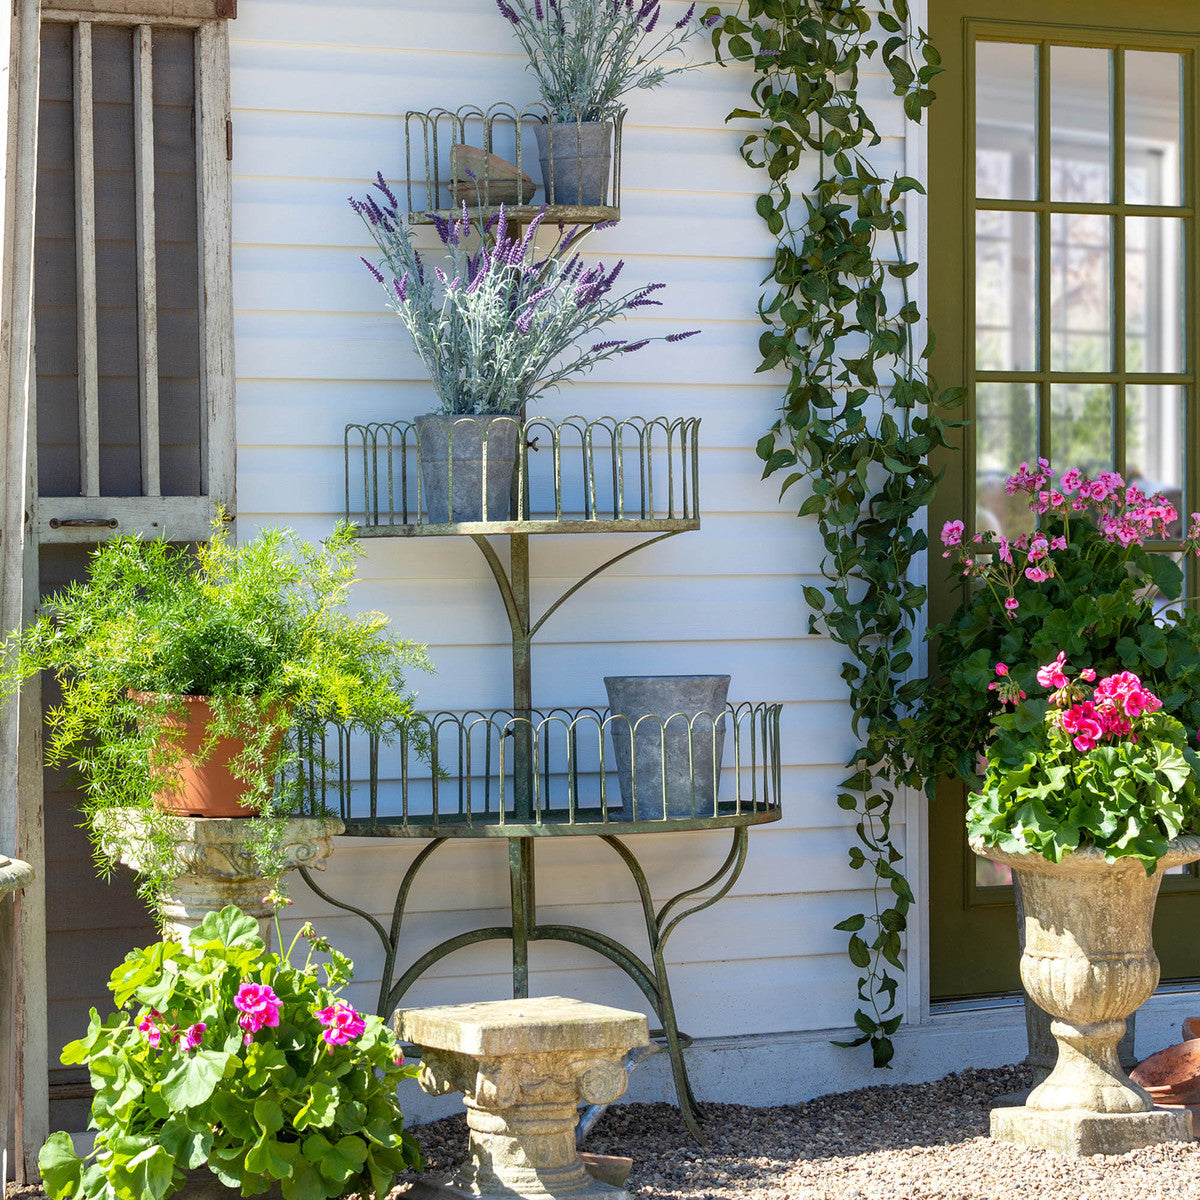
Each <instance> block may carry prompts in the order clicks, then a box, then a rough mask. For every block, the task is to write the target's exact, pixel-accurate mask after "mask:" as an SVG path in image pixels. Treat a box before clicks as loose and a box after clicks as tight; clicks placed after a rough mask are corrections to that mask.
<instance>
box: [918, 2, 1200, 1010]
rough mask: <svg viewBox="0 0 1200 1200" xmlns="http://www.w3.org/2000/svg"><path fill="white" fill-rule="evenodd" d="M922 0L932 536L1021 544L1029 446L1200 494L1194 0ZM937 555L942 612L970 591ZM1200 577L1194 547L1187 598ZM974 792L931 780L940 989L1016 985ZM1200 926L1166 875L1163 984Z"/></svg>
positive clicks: (1008, 923) (1183, 880)
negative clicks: (946, 393)
mask: <svg viewBox="0 0 1200 1200" xmlns="http://www.w3.org/2000/svg"><path fill="white" fill-rule="evenodd" d="M930 8H931V13H930V15H931V32H932V35H933V38H934V41H935V42H936V44H937V45H938V47H939V49H940V50H941V52H942V54H943V58H944V65H945V67H946V74H945V75H943V76H940V77H939V80H938V83H937V89H938V93H939V99H938V103H937V104H936V105H935V107H934V109H933V110H932V112H931V124H930V135H929V136H930V187H929V197H930V205H929V216H930V230H931V236H930V256H929V257H930V314H931V322H932V326H933V328H934V329H935V330H936V332H937V336H938V345H939V349H938V351H937V359H936V362H935V370H936V373H937V376H938V378H939V380H940V381H941V382H942V383H944V384H950V383H960V382H961V383H965V384H966V385H967V388H968V393H969V399H968V406H969V407H968V412H967V415H968V416H969V417H971V418H973V423H972V424H970V425H969V426H968V427H967V428H966V429H965V430H964V431H963V435H962V453H961V454H959V453H957V452H955V453H951V454H948V455H946V456H944V458H943V465H945V467H946V468H947V478H946V481H945V483H944V484H943V487H942V489H941V492H940V495H939V498H938V503H937V506H936V508H935V510H934V511H933V512H932V513H931V514H930V527H931V528H932V529H938V528H940V527H941V524H942V522H944V521H946V520H949V519H953V518H955V517H959V516H963V517H964V519H965V520H966V521H967V522H968V523H969V524H971V525H973V526H974V527H977V528H993V529H999V530H1001V531H1003V532H1005V533H1007V534H1009V535H1010V536H1012V535H1013V534H1014V533H1019V532H1022V531H1023V530H1024V529H1025V528H1028V527H1029V523H1030V522H1031V521H1032V517H1031V515H1030V514H1029V512H1028V511H1027V509H1026V508H1025V507H1024V506H1023V505H1022V504H1020V503H1019V501H1020V500H1021V499H1022V498H1021V497H1017V498H1015V499H1014V498H1012V497H1008V496H1006V495H1005V493H1004V487H1003V483H1004V477H1005V475H1007V474H1009V473H1011V471H1012V470H1013V469H1014V468H1015V466H1016V464H1017V463H1019V462H1020V461H1021V460H1030V461H1032V460H1033V459H1034V458H1035V457H1036V456H1037V455H1039V454H1040V455H1044V456H1046V457H1048V458H1049V459H1050V460H1051V462H1052V463H1053V464H1054V466H1055V467H1056V468H1058V469H1059V470H1063V469H1065V468H1066V467H1067V466H1072V465H1073V466H1077V467H1081V468H1083V469H1084V470H1086V471H1091V472H1094V471H1096V470H1100V469H1105V468H1109V469H1115V470H1117V471H1120V472H1121V473H1122V474H1123V475H1125V476H1126V477H1127V478H1128V479H1130V480H1132V481H1135V482H1137V483H1139V484H1140V485H1141V486H1142V487H1143V488H1144V489H1145V490H1146V491H1155V492H1157V491H1162V492H1165V493H1166V494H1167V495H1168V496H1169V497H1170V498H1171V499H1172V501H1173V502H1174V504H1175V507H1176V508H1177V509H1178V510H1179V511H1180V512H1183V513H1188V512H1192V511H1194V510H1196V509H1197V508H1200V503H1198V502H1197V501H1198V499H1200V490H1198V489H1200V455H1198V454H1197V453H1196V449H1197V433H1198V429H1200V423H1198V417H1197V403H1196V400H1197V398H1196V371H1197V362H1198V361H1200V346H1198V344H1197V338H1198V337H1200V320H1198V319H1197V311H1196V310H1197V295H1198V293H1197V287H1196V283H1197V277H1198V272H1197V268H1198V266H1200V258H1198V253H1200V251H1198V245H1197V234H1196V212H1197V209H1196V205H1197V163H1198V148H1200V112H1198V109H1197V87H1198V80H1197V58H1198V55H1200V5H1197V4H1196V3H1195V2H1194V0H1153V2H1152V3H1148V4H1141V5H1130V4H1128V3H1127V2H1126V0H1005V3H1004V4H996V3H995V2H994V0H931V5H930ZM1176 532H1178V531H1176ZM935 540H936V539H935ZM1178 545H1179V543H1178V540H1174V541H1166V542H1164V543H1162V544H1161V545H1159V546H1157V547H1156V549H1158V550H1160V551H1162V552H1163V553H1173V552H1175V551H1177V549H1178ZM940 549H941V548H940V546H938V547H936V548H935V550H934V551H933V552H932V553H931V556H930V578H931V584H932V597H933V599H932V610H933V611H932V615H933V619H934V620H935V621H936V620H940V619H942V618H943V617H945V616H946V615H948V613H949V612H950V611H951V610H952V609H953V606H954V605H955V604H956V603H957V601H958V598H959V592H958V589H957V587H956V586H954V585H953V584H952V583H951V582H950V581H948V580H946V568H945V564H944V563H943V562H942V560H941V556H940V554H939V553H938V551H940ZM1198 582H1200V578H1198V575H1197V570H1196V564H1195V562H1192V563H1190V564H1189V584H1190V587H1189V589H1188V590H1189V594H1191V595H1193V596H1194V595H1196V594H1197V590H1198V589H1197V586H1196V585H1197V583H1198ZM964 803H965V791H964V789H963V788H962V787H959V786H952V785H950V784H948V783H944V784H943V785H942V786H941V787H940V788H939V791H938V795H937V799H936V801H935V802H934V804H933V807H932V810H931V814H930V831H931V833H930V905H931V912H930V931H931V945H930V958H931V984H932V988H931V991H932V996H933V998H934V999H935V1000H937V999H952V998H955V997H963V996H975V995H979V994H983V993H996V992H1004V991H1009V990H1011V989H1015V988H1016V987H1018V986H1019V983H1018V978H1017V939H1016V931H1015V921H1014V912H1013V902H1012V888H1011V885H1010V883H1009V880H1008V878H1007V877H1006V875H1005V873H1004V872H1003V871H1001V870H999V869H997V868H996V867H995V866H994V865H993V864H991V863H985V862H983V861H982V860H978V859H976V858H975V856H974V855H972V854H971V853H970V852H969V851H968V849H967V846H966V842H965V834H964V829H963V811H964ZM1198 918H1200V878H1197V876H1196V875H1195V874H1194V873H1192V872H1181V873H1180V874H1177V875H1176V876H1175V877H1173V878H1169V879H1168V880H1167V881H1166V883H1165V885H1164V888H1163V898H1162V900H1161V902H1160V904H1159V913H1158V923H1157V926H1156V936H1155V941H1156V945H1157V947H1158V952H1159V955H1160V957H1161V958H1162V962H1163V978H1164V979H1166V980H1170V979H1180V978H1195V977H1197V976H1200V942H1198V941H1197V939H1196V938H1195V936H1194V930H1195V927H1196V921H1197V919H1198Z"/></svg>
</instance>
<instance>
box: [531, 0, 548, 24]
mask: <svg viewBox="0 0 1200 1200" xmlns="http://www.w3.org/2000/svg"><path fill="white" fill-rule="evenodd" d="M533 11H534V15H535V16H536V17H537V19H538V20H539V21H544V20H545V19H546V15H545V13H543V12H542V0H533Z"/></svg>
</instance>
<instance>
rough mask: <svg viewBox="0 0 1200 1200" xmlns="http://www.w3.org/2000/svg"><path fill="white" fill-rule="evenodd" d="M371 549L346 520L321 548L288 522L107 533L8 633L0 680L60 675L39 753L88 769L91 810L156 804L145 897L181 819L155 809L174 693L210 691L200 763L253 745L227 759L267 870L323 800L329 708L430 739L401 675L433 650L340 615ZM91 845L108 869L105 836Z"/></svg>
mask: <svg viewBox="0 0 1200 1200" xmlns="http://www.w3.org/2000/svg"><path fill="white" fill-rule="evenodd" d="M360 553H361V550H360V548H359V546H358V543H357V542H356V541H355V538H354V532H353V529H352V528H351V527H350V526H348V525H343V526H340V527H339V528H338V529H337V530H336V531H335V532H334V533H333V534H332V535H331V536H330V537H329V538H328V539H327V540H326V541H325V542H323V543H322V544H321V545H319V546H312V545H310V544H308V543H306V542H303V541H301V540H300V539H299V538H297V537H296V536H295V535H294V534H293V533H291V532H289V531H284V530H280V529H268V530H266V531H264V532H263V533H261V534H260V535H259V536H258V537H257V538H255V539H254V540H253V541H250V542H246V543H243V544H241V545H234V544H232V543H231V541H230V539H229V534H228V530H227V528H226V527H225V524H224V522H223V521H222V520H220V519H218V520H217V521H216V522H215V523H214V526H213V536H212V539H211V540H210V541H208V542H204V543H201V544H200V545H198V546H196V547H188V546H179V545H172V544H170V543H167V542H164V541H161V540H143V539H141V538H137V537H121V538H114V539H113V540H111V541H109V542H106V543H104V544H103V545H102V546H100V547H99V548H98V549H97V550H96V551H95V553H94V554H93V555H92V557H91V560H90V563H89V567H88V574H87V578H86V579H85V580H83V581H81V582H78V583H74V584H71V585H70V586H68V587H66V588H64V589H63V590H61V591H59V592H57V593H56V594H55V595H54V596H52V597H51V598H50V599H49V600H48V601H47V602H46V605H45V607H44V611H43V615H42V616H41V617H39V618H38V620H37V621H35V622H34V623H33V624H31V625H30V626H29V627H28V628H27V629H25V630H24V631H22V632H20V633H16V634H12V635H10V637H9V639H8V641H7V644H6V646H5V650H6V652H7V658H6V662H7V664H8V665H7V669H6V671H5V673H4V675H3V676H0V692H5V693H8V694H11V692H13V691H14V690H16V688H17V687H19V686H20V684H21V683H22V682H23V681H24V680H25V679H27V678H29V677H30V676H31V675H33V674H34V673H36V672H38V671H41V670H49V671H52V672H53V673H54V675H55V676H56V677H57V679H58V681H59V683H60V684H61V686H62V700H61V703H59V704H57V705H55V706H53V707H52V708H51V709H50V711H49V713H48V716H47V721H48V724H49V727H50V738H49V740H48V743H47V748H46V757H47V759H48V761H49V762H51V763H55V764H57V763H67V764H70V765H72V766H74V767H75V768H77V769H78V771H79V773H80V775H81V777H82V784H83V790H84V811H85V814H86V815H87V816H88V817H89V819H91V818H94V817H95V816H97V815H98V814H99V813H100V812H102V811H103V810H106V809H109V808H113V807H133V808H137V809H140V810H142V811H144V812H146V813H149V814H156V815H154V816H153V819H152V820H151V822H150V842H149V843H148V844H145V843H143V842H139V848H140V849H141V852H142V854H143V855H144V856H145V872H144V875H143V883H142V891H143V895H145V896H146V897H147V899H149V900H150V901H151V903H155V902H156V900H157V896H158V891H159V888H160V886H161V884H162V882H163V881H164V879H165V872H166V866H167V863H168V861H169V851H170V845H171V837H170V829H171V825H172V822H173V821H174V820H175V819H174V818H172V817H170V816H168V815H166V814H163V813H158V812H157V809H156V808H155V796H156V795H157V794H158V793H160V792H163V791H164V790H165V791H173V790H177V785H178V773H179V768H180V762H181V755H180V746H179V735H178V734H172V733H171V732H170V731H169V729H164V726H163V722H164V720H165V719H166V718H167V717H168V715H169V714H176V713H179V714H182V710H183V707H184V705H183V703H182V702H181V701H180V700H179V697H180V696H204V697H207V698H208V699H209V701H210V703H211V705H212V708H213V712H214V719H213V721H212V723H211V725H210V726H209V729H208V734H207V737H206V739H205V741H204V744H203V746H202V747H201V754H200V759H199V761H203V760H204V759H205V758H206V757H207V756H209V755H211V753H212V751H213V747H214V746H215V745H216V742H217V740H218V738H222V737H235V738H239V739H241V740H242V741H243V742H244V743H245V745H244V749H243V750H242V751H241V753H240V754H239V755H238V756H237V758H236V759H235V760H234V763H233V773H234V775H235V777H237V778H238V779H240V780H241V781H243V782H244V783H245V784H246V785H247V794H246V797H245V799H244V803H246V804H247V805H249V806H251V807H253V808H256V809H257V810H258V812H259V817H257V818H255V820H256V828H255V831H254V834H255V836H254V837H253V838H252V841H251V848H252V849H253V850H254V851H255V852H256V855H257V857H258V859H259V861H260V864H261V865H262V868H263V872H264V874H265V875H267V876H272V875H274V874H275V873H276V872H277V870H278V865H279V864H278V845H279V834H280V831H281V828H282V818H284V817H286V816H288V815H289V814H292V813H296V812H299V811H308V812H313V813H317V812H319V811H321V805H320V804H319V802H318V799H317V797H316V796H315V795H314V792H315V791H316V789H315V788H314V787H313V783H314V781H315V780H317V779H319V778H320V770H319V767H320V763H319V761H318V763H317V767H318V769H317V770H316V771H315V772H312V773H310V772H309V771H307V770H300V769H299V760H300V758H301V756H302V755H304V756H305V757H306V758H307V757H309V756H310V755H311V750H312V747H313V746H314V745H316V746H319V745H320V744H321V742H320V737H321V735H322V733H323V731H324V729H325V727H326V725H327V724H328V723H329V722H331V721H336V722H353V723H354V724H355V725H356V726H358V727H361V728H363V729H364V730H366V731H368V732H371V733H376V734H378V735H380V736H381V737H383V738H385V739H387V738H390V737H394V736H395V735H396V734H397V733H398V732H399V731H400V730H401V729H405V730H407V731H408V732H409V734H410V736H411V737H412V738H413V744H414V746H415V747H416V748H417V749H418V751H420V750H421V748H422V747H423V744H424V743H423V737H422V727H421V726H420V725H419V724H414V723H413V722H412V718H413V717H414V716H415V708H414V702H413V698H412V696H411V694H410V693H409V692H408V690H407V687H406V684H405V679H404V673H405V671H406V670H407V669H408V668H410V667H416V668H421V669H428V666H429V664H428V660H427V659H426V657H425V654H424V651H423V649H422V648H420V647H417V646H414V645H412V644H410V643H408V642H405V641H402V640H400V639H399V638H396V637H394V636H392V635H390V634H388V633H387V632H386V626H387V619H386V618H385V617H383V616H382V615H380V614H379V613H368V614H365V615H361V616H352V615H350V614H349V613H347V611H346V609H345V604H346V601H347V597H348V594H349V590H350V586H351V584H352V583H353V581H354V577H355V562H356V559H357V558H358V556H359V555H360ZM91 825H92V834H93V840H94V841H96V842H97V845H98V842H99V836H98V834H97V831H96V828H95V822H94V821H91ZM106 844H107V846H108V848H109V851H114V848H115V849H119V848H120V839H119V837H118V838H116V839H114V837H113V834H112V832H111V830H110V831H109V832H108V834H107V836H106ZM147 851H148V853H147ZM97 857H98V861H99V863H100V866H101V869H102V870H104V871H108V870H110V869H111V859H110V858H109V857H108V855H107V854H106V853H105V852H102V851H100V850H99V848H98V849H97Z"/></svg>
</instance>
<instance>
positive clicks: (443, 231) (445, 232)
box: [425, 212, 451, 246]
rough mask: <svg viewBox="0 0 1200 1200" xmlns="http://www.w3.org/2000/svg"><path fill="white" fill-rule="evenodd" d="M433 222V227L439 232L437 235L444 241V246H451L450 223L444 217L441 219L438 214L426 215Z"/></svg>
mask: <svg viewBox="0 0 1200 1200" xmlns="http://www.w3.org/2000/svg"><path fill="white" fill-rule="evenodd" d="M425 215H426V216H427V217H429V218H430V219H431V220H432V221H433V227H434V229H436V230H437V235H438V237H440V238H441V239H442V245H443V246H449V245H450V244H451V242H450V222H449V221H447V220H446V219H445V218H444V217H439V216H438V215H437V213H435V212H431V213H426V214H425Z"/></svg>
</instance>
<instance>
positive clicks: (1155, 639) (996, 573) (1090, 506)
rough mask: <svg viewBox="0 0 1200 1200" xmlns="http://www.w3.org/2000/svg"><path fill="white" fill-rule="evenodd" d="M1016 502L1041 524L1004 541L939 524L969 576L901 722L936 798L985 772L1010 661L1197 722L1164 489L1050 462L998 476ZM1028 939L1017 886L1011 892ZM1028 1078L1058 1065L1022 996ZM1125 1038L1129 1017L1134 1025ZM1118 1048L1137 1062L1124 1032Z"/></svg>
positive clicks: (1022, 669)
mask: <svg viewBox="0 0 1200 1200" xmlns="http://www.w3.org/2000/svg"><path fill="white" fill-rule="evenodd" d="M1004 490H1005V493H1006V495H1007V497H1009V498H1010V503H1011V504H1012V505H1013V506H1014V507H1015V506H1019V505H1021V503H1022V502H1023V501H1025V502H1027V503H1028V507H1029V509H1030V510H1031V517H1030V521H1029V524H1031V525H1032V524H1033V523H1034V522H1035V521H1036V528H1035V529H1032V530H1030V531H1029V532H1027V533H1024V534H1022V535H1021V536H1016V537H1011V538H1010V537H1006V536H1004V535H1003V534H1001V533H999V532H997V531H995V530H989V529H979V530H977V531H974V532H972V531H970V530H968V529H966V528H965V524H964V522H963V521H962V520H955V521H948V522H946V525H945V527H944V528H943V529H942V531H941V540H942V544H943V557H944V558H946V559H947V560H948V562H949V563H950V564H951V567H952V570H953V573H954V575H955V576H956V577H957V578H958V579H959V580H960V581H961V582H962V583H963V585H964V588H963V598H962V602H961V603H960V605H959V607H958V609H957V611H956V612H955V613H954V615H953V616H952V617H951V618H950V620H948V621H946V622H944V623H942V624H941V625H938V626H935V627H934V628H933V629H931V630H930V633H929V638H930V640H931V641H932V642H933V644H934V647H935V655H934V657H935V658H936V668H937V669H936V675H935V678H934V679H933V681H932V684H931V686H930V689H929V691H928V692H927V694H926V697H925V700H924V703H923V705H922V709H921V711H920V712H918V713H916V714H915V715H914V717H913V718H912V720H911V721H910V722H908V724H907V734H906V742H905V754H906V756H907V758H908V761H909V762H910V763H911V764H912V768H913V770H912V776H911V778H910V783H911V784H912V785H913V786H917V787H924V788H925V790H926V792H927V793H928V794H929V795H930V797H931V798H932V796H933V794H934V789H935V786H936V784H937V781H938V780H939V779H942V778H952V779H959V780H961V781H962V782H963V783H964V784H966V785H967V787H968V788H973V787H975V786H976V784H977V783H978V780H979V775H980V769H979V763H980V761H981V756H982V755H984V754H985V753H986V751H987V748H988V745H989V743H990V741H991V738H992V718H993V717H994V716H995V714H996V713H997V712H998V711H999V709H1000V702H999V700H998V698H997V690H996V688H995V687H994V686H993V687H991V688H989V684H992V685H994V684H996V683H997V682H998V681H997V679H996V677H995V675H994V674H993V667H994V665H995V664H997V663H1005V664H1008V668H1009V670H1010V671H1011V673H1012V678H1013V679H1014V680H1015V682H1016V683H1017V685H1018V687H1019V689H1020V690H1024V691H1026V692H1028V693H1030V694H1033V692H1034V691H1035V689H1036V686H1037V680H1036V665H1037V664H1038V663H1039V662H1048V661H1050V660H1051V659H1053V658H1054V657H1055V656H1056V655H1057V653H1058V652H1059V650H1060V649H1062V650H1063V651H1064V652H1065V653H1066V655H1067V658H1068V660H1071V661H1086V662H1088V663H1090V664H1091V665H1092V667H1093V669H1095V670H1096V671H1098V672H1100V673H1102V674H1111V673H1115V672H1119V671H1123V670H1129V671H1133V672H1134V673H1135V674H1137V675H1138V677H1139V678H1140V679H1141V680H1142V681H1143V682H1144V683H1145V685H1146V686H1147V687H1148V688H1150V689H1151V690H1152V691H1153V692H1154V693H1155V694H1156V695H1157V696H1159V697H1160V698H1161V700H1162V702H1163V711H1165V712H1167V713H1169V714H1170V715H1172V716H1175V717H1177V718H1178V719H1179V720H1180V721H1182V723H1183V724H1184V726H1185V727H1187V728H1189V729H1194V728H1196V727H1197V726H1200V613H1198V612H1196V611H1195V610H1194V609H1192V608H1190V607H1187V606H1185V605H1183V604H1180V603H1178V601H1179V599H1180V596H1181V593H1182V591H1183V578H1184V577H1183V571H1182V570H1181V568H1180V565H1179V563H1178V562H1177V561H1176V560H1175V558H1174V557H1172V556H1171V555H1168V554H1164V553H1161V552H1152V551H1151V550H1150V549H1149V548H1148V546H1147V543H1148V542H1151V541H1159V540H1164V539H1171V538H1175V539H1178V538H1179V534H1180V533H1181V532H1183V531H1182V530H1181V529H1180V527H1179V514H1178V513H1177V512H1176V511H1175V509H1174V507H1173V506H1172V505H1171V504H1170V503H1169V502H1168V501H1167V500H1166V499H1165V498H1164V497H1163V496H1161V495H1146V494H1144V493H1143V492H1142V491H1141V489H1139V488H1138V487H1137V486H1136V485H1134V484H1132V483H1128V482H1127V481H1126V480H1125V479H1123V478H1122V477H1121V476H1120V475H1118V474H1117V473H1116V472H1112V471H1102V472H1099V473H1098V474H1096V475H1095V476H1094V477H1089V476H1087V475H1084V474H1083V473H1082V472H1080V471H1079V470H1077V469H1074V468H1072V469H1068V470H1066V471H1063V472H1062V474H1061V475H1059V474H1058V473H1057V472H1055V471H1054V470H1053V469H1052V467H1051V466H1050V464H1049V463H1048V462H1047V461H1046V460H1044V459H1043V460H1039V461H1038V462H1037V463H1035V464H1033V465H1032V466H1030V465H1029V464H1028V463H1022V464H1021V465H1020V468H1019V469H1018V470H1017V471H1016V472H1015V473H1014V474H1013V475H1011V476H1009V477H1008V478H1007V479H1006V480H1005V485H1004ZM1198 534H1200V529H1198V528H1197V527H1196V524H1195V522H1193V527H1192V528H1191V529H1189V530H1187V531H1186V537H1184V538H1183V539H1182V540H1181V541H1179V546H1180V550H1181V552H1182V553H1184V554H1187V553H1194V552H1195V551H1196V549H1197V547H1198V546H1200V536H1198ZM1015 899H1016V903H1017V913H1018V929H1019V931H1021V936H1023V930H1024V924H1023V922H1022V920H1021V916H1020V912H1021V902H1022V900H1021V891H1020V884H1019V881H1018V883H1017V886H1016V889H1015ZM1026 1020H1027V1024H1028V1029H1029V1049H1030V1055H1029V1059H1028V1060H1027V1061H1028V1062H1029V1064H1030V1065H1031V1066H1033V1067H1034V1071H1035V1081H1036V1080H1038V1079H1039V1078H1044V1076H1045V1073H1046V1072H1047V1071H1048V1070H1049V1068H1050V1066H1051V1065H1052V1064H1053V1060H1054V1055H1055V1046H1054V1042H1053V1040H1052V1038H1051V1036H1050V1031H1049V1021H1048V1018H1047V1017H1046V1016H1045V1014H1044V1013H1043V1012H1042V1011H1041V1010H1040V1009H1039V1008H1038V1007H1037V1006H1036V1005H1034V1004H1031V1003H1027V1006H1026ZM1129 1024H1130V1030H1131V1033H1132V1025H1133V1022H1132V1021H1130V1022H1129ZM1122 1055H1123V1058H1124V1061H1125V1062H1126V1064H1127V1065H1128V1066H1132V1065H1133V1041H1132V1036H1129V1037H1128V1038H1127V1041H1126V1043H1123V1047H1122Z"/></svg>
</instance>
